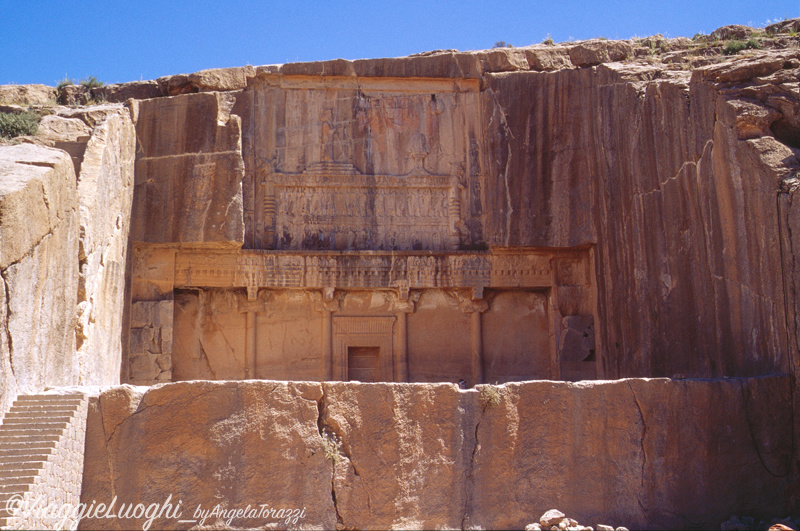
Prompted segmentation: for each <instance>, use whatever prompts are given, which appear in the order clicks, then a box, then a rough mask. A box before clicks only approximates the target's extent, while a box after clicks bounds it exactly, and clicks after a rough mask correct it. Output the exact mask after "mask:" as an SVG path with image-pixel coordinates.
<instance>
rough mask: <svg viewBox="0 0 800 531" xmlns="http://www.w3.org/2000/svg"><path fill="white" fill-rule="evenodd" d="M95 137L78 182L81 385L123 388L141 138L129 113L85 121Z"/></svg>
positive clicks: (117, 108)
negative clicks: (119, 385)
mask: <svg viewBox="0 0 800 531" xmlns="http://www.w3.org/2000/svg"><path fill="white" fill-rule="evenodd" d="M83 118H84V120H86V121H87V122H89V123H91V124H92V126H93V128H92V134H91V137H90V138H89V140H88V142H87V144H86V150H85V151H84V155H83V161H82V164H81V166H80V173H79V176H78V190H77V191H78V202H79V213H80V236H81V237H80V241H79V256H78V258H79V267H80V271H79V274H78V282H79V284H78V326H77V345H76V346H77V356H78V361H79V365H80V368H79V373H80V378H79V381H78V382H76V383H78V384H80V385H112V384H114V383H117V382H119V377H120V367H121V365H122V356H123V351H124V352H125V353H126V354H127V344H126V341H125V340H126V339H127V334H126V333H124V331H125V330H126V329H127V328H128V320H127V318H126V315H127V308H128V298H129V297H130V293H129V288H127V282H128V280H127V276H128V275H129V271H128V256H129V251H128V246H129V238H128V236H129V233H130V226H131V225H130V218H131V205H132V203H133V161H134V153H135V148H136V135H135V131H134V128H133V123H132V121H131V118H130V112H129V111H128V109H125V108H122V107H120V106H114V107H111V108H110V109H108V110H105V111H103V112H102V113H100V112H99V111H95V115H94V116H92V115H91V113H87V115H85V116H84V117H83Z"/></svg>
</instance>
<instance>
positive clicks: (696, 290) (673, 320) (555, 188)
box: [484, 63, 796, 377]
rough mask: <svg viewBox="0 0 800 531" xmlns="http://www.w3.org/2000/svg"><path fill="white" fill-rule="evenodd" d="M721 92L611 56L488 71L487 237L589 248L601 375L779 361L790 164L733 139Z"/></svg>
mask: <svg viewBox="0 0 800 531" xmlns="http://www.w3.org/2000/svg"><path fill="white" fill-rule="evenodd" d="M787 64H790V63H787ZM751 75H755V74H751ZM738 81H740V82H741V81H742V80H741V79H739V80H738ZM724 89H725V85H724V84H723V85H721V86H720V85H719V84H718V82H717V80H716V79H714V78H712V77H711V76H710V75H708V76H706V75H704V74H703V73H702V71H700V70H698V71H696V73H695V75H694V76H693V77H692V78H691V81H690V80H689V78H688V74H686V75H681V74H676V73H670V75H669V76H661V77H659V75H657V73H656V69H654V68H651V67H645V66H628V65H621V64H608V65H600V66H597V67H593V68H583V69H577V70H563V71H558V72H552V73H536V72H524V73H523V72H520V73H506V74H490V75H488V76H487V90H486V91H485V93H484V102H485V105H484V111H485V112H486V118H485V123H486V124H487V126H488V124H493V126H492V127H490V128H489V129H490V131H491V132H489V133H488V134H487V141H488V142H489V143H490V151H491V156H489V157H488V160H489V161H491V163H492V165H491V167H490V169H489V171H488V172H487V185H486V189H487V190H489V191H490V192H489V193H488V194H487V197H488V202H487V204H486V212H487V215H488V220H487V231H486V233H487V235H489V236H488V241H489V243H490V244H493V245H534V246H574V245H579V244H583V243H587V242H592V243H594V244H596V246H597V253H596V257H597V271H598V294H599V312H600V315H601V316H602V317H601V321H602V322H601V323H599V325H598V329H599V330H600V331H601V334H600V335H601V337H602V339H603V343H604V349H605V352H604V356H603V369H604V371H605V374H606V375H607V376H609V377H624V376H674V375H683V376H694V377H700V376H702V377H709V376H722V375H731V376H733V375H757V374H769V373H772V372H785V371H787V370H788V369H789V367H788V360H787V355H786V353H787V344H786V333H785V323H786V314H785V307H784V298H783V297H784V293H783V283H782V279H781V255H780V242H779V238H780V236H779V235H780V230H779V226H778V217H777V215H776V203H775V193H776V190H777V189H778V187H779V185H780V181H781V179H782V178H783V177H784V176H785V174H786V172H787V171H788V169H789V168H791V167H792V166H793V165H796V160H795V158H794V155H793V154H792V152H791V150H790V149H789V148H788V147H786V146H784V145H782V144H780V143H779V142H777V141H776V140H775V139H774V138H770V137H768V136H764V135H767V134H771V133H769V130H768V129H767V132H763V131H762V132H761V133H760V136H762V137H761V138H754V139H744V138H741V137H740V130H739V129H738V128H737V121H738V120H739V118H738V117H737V114H736V112H735V110H734V109H733V108H732V107H731V105H730V104H729V103H728V102H727V101H726V100H727V98H728V97H727V96H726V95H725V94H724V92H725V90H724ZM770 152H772V153H773V157H772V158H773V160H772V161H769V160H766V157H764V156H762V155H763V154H765V153H770ZM778 153H780V154H781V155H780V156H777V154H778Z"/></svg>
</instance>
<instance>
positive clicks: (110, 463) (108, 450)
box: [87, 395, 117, 500]
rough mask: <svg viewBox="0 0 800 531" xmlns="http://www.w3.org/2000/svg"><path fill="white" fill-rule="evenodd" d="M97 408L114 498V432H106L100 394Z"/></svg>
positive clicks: (115, 495) (113, 496)
mask: <svg viewBox="0 0 800 531" xmlns="http://www.w3.org/2000/svg"><path fill="white" fill-rule="evenodd" d="M97 410H98V412H99V414H100V428H101V429H102V430H103V438H104V439H105V441H104V442H105V450H106V460H107V461H108V483H109V485H110V489H111V499H112V500H113V499H114V498H116V497H117V493H116V487H115V484H116V481H115V479H114V478H115V476H116V472H115V469H114V463H116V459H113V458H112V457H111V448H110V445H111V437H112V436H113V435H114V434H113V433H112V434H111V436H109V435H108V432H106V422H105V418H104V417H105V415H104V413H103V402H102V400H100V395H98V396H97ZM87 422H88V413H87ZM114 431H116V427H115V428H114Z"/></svg>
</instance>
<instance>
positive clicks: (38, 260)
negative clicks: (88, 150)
mask: <svg viewBox="0 0 800 531" xmlns="http://www.w3.org/2000/svg"><path fill="white" fill-rule="evenodd" d="M76 207H77V195H76V185H75V172H74V170H73V165H72V161H71V159H70V157H69V155H67V154H66V153H65V152H63V151H60V150H56V149H50V148H45V147H39V146H33V145H19V146H9V147H3V148H2V149H0V218H2V223H0V275H2V278H3V290H2V291H3V299H4V302H5V304H4V306H3V312H2V315H3V317H4V319H3V321H2V327H3V333H2V335H3V340H2V342H0V346H1V347H2V349H3V350H2V358H3V362H2V364H3V369H4V370H3V372H2V373H0V380H2V384H0V385H2V387H0V411H5V409H7V408H8V406H10V402H11V401H12V400H13V399H14V398H15V396H16V395H17V394H18V393H20V392H28V393H31V392H35V391H38V390H41V389H42V388H43V386H45V385H68V384H71V383H74V379H75V378H76V376H77V373H78V366H77V365H78V364H77V359H76V356H75V304H76V295H77V274H76V273H77V269H78V234H79V233H78V213H77V208H76Z"/></svg>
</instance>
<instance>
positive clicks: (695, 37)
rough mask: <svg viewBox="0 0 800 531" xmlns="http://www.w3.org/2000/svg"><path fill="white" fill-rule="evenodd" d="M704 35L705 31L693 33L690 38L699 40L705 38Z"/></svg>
mask: <svg viewBox="0 0 800 531" xmlns="http://www.w3.org/2000/svg"><path fill="white" fill-rule="evenodd" d="M705 37H706V34H705V33H695V34H694V37H692V40H693V41H699V40H703V39H705Z"/></svg>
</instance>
